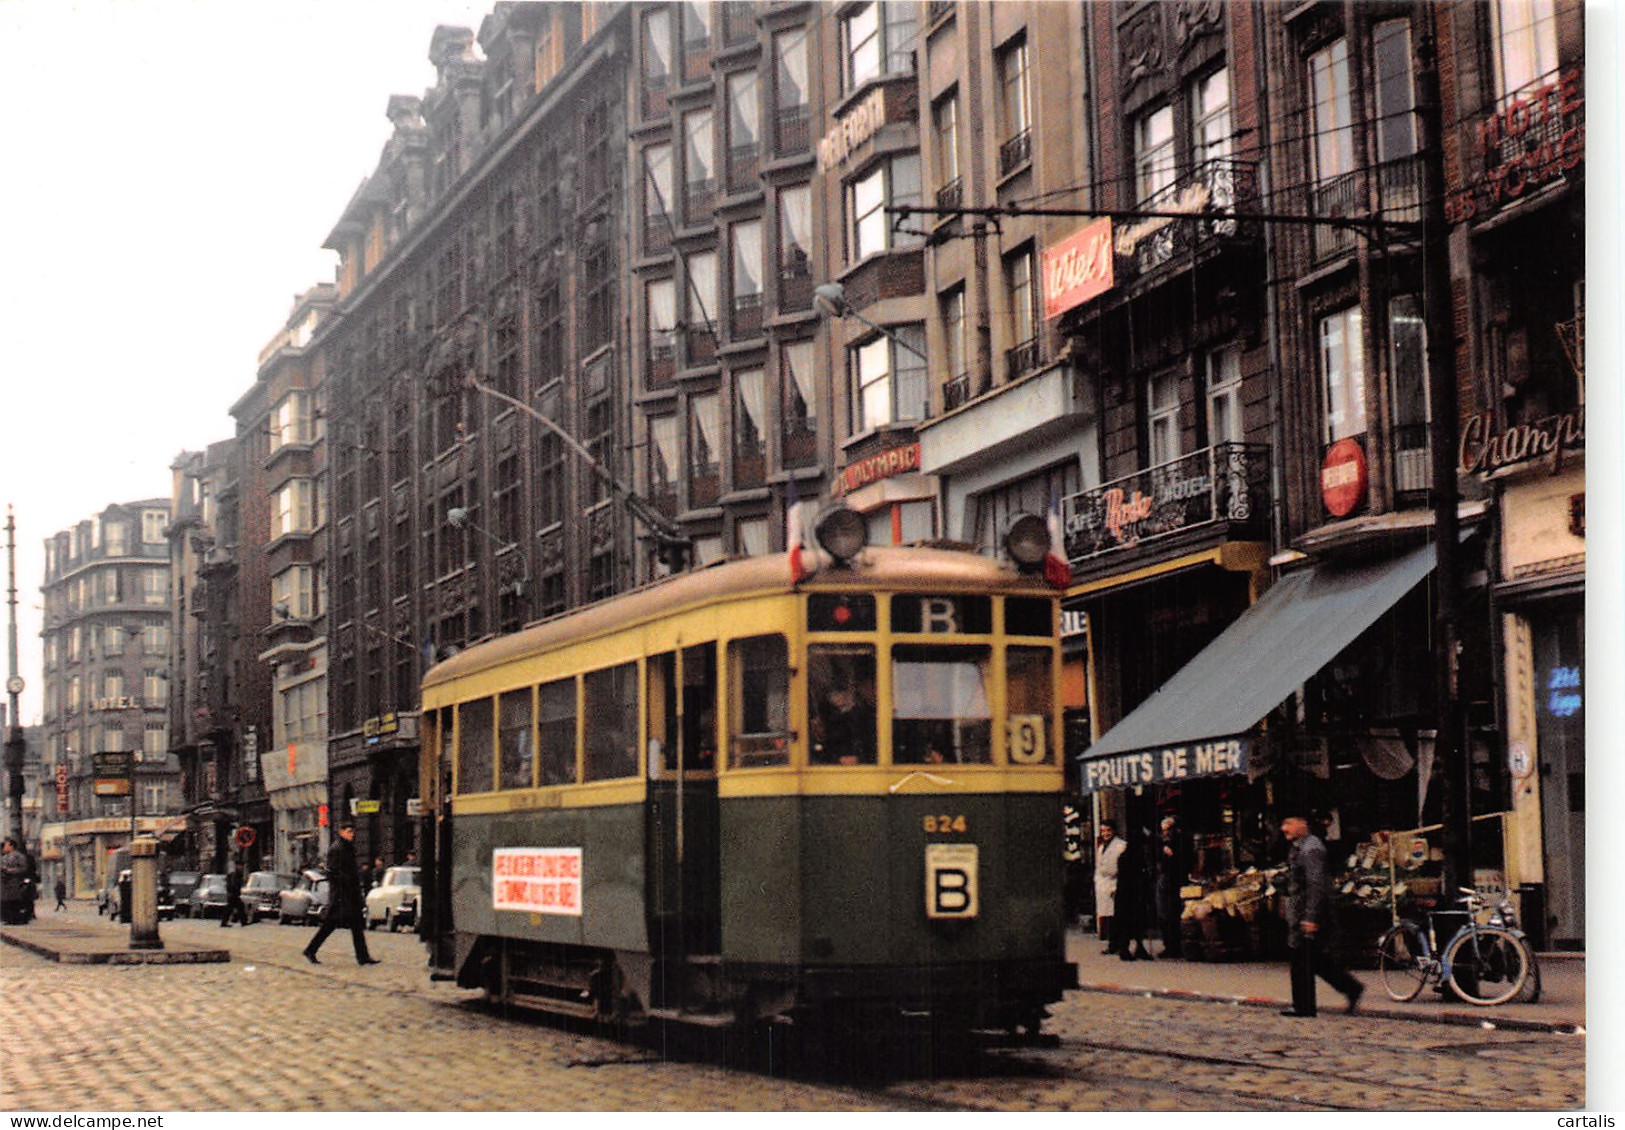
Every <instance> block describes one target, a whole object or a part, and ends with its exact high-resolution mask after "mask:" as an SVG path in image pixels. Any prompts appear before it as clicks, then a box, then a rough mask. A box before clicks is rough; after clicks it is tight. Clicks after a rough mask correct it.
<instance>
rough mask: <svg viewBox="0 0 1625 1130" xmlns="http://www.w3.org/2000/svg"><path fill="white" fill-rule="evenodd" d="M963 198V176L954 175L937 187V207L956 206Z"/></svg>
mask: <svg viewBox="0 0 1625 1130" xmlns="http://www.w3.org/2000/svg"><path fill="white" fill-rule="evenodd" d="M964 198H965V178H964V177H955V178H954V179H953V180H951V181H949V182H948V183H947V184H945V185H943V186H942V187H941V188H939V189H937V207H938V208H957V207H959V205H960V204H961V203H963V201H964Z"/></svg>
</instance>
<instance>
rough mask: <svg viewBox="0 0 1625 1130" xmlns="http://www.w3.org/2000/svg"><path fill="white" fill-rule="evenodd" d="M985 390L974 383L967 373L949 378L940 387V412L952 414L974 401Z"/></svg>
mask: <svg viewBox="0 0 1625 1130" xmlns="http://www.w3.org/2000/svg"><path fill="white" fill-rule="evenodd" d="M986 391H987V389H986V388H985V387H983V386H981V385H980V384H979V383H978V382H976V381H975V380H974V379H973V378H972V377H971V374H969V373H960V374H959V375H958V376H957V377H950V378H949V379H948V380H947V381H944V382H943V385H942V410H943V411H944V412H952V411H953V410H954V409H955V408H959V407H962V406H963V405H966V404H969V403H970V402H971V401H972V400H975V399H976V398H977V397H978V396H980V395H981V394H982V393H984V392H986Z"/></svg>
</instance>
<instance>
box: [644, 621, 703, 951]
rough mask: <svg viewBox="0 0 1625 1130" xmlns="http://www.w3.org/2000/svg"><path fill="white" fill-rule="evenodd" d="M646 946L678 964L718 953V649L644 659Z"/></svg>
mask: <svg viewBox="0 0 1625 1130" xmlns="http://www.w3.org/2000/svg"><path fill="white" fill-rule="evenodd" d="M646 678H647V684H648V685H647V693H646V695H645V699H644V701H645V703H646V706H647V710H648V719H647V721H648V732H649V748H648V773H649V809H648V818H649V828H648V835H647V838H646V841H645V842H646V843H647V844H648V852H649V858H648V867H647V874H648V878H647V883H648V889H649V897H648V908H649V912H648V913H649V941H650V946H651V948H652V950H653V952H654V954H655V956H656V957H663V958H667V959H675V960H680V959H682V958H684V957H687V956H691V955H696V954H714V953H716V952H718V950H719V949H720V947H721V934H722V927H721V921H722V914H721V896H720V887H721V885H720V882H719V879H718V868H719V858H720V852H719V846H718V844H719V841H718V811H717V778H716V750H717V710H716V707H717V648H716V645H715V644H714V643H706V644H700V645H697V646H695V647H689V648H684V649H682V651H681V652H665V653H663V654H660V655H654V656H650V657H649V660H648V665H647V669H646Z"/></svg>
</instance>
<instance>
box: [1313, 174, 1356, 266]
mask: <svg viewBox="0 0 1625 1130" xmlns="http://www.w3.org/2000/svg"><path fill="white" fill-rule="evenodd" d="M1364 188H1365V182H1364V180H1362V179H1361V177H1360V175H1359V174H1358V173H1344V174H1343V175H1342V176H1340V177H1333V178H1332V179H1330V180H1326V181H1321V182H1320V183H1318V184H1316V185H1314V186H1313V187H1311V188H1310V190H1309V192H1310V201H1311V202H1310V209H1311V212H1312V213H1313V214H1314V215H1316V216H1320V217H1323V218H1326V219H1345V218H1350V217H1354V216H1361V215H1364V214H1365V212H1366V206H1365V193H1364V191H1363V190H1364ZM1309 231H1310V232H1311V240H1310V246H1311V250H1312V251H1313V253H1314V257H1315V259H1316V260H1320V259H1329V258H1331V257H1332V256H1334V255H1342V254H1345V253H1347V252H1350V251H1353V250H1354V231H1353V229H1352V228H1344V227H1332V226H1330V225H1327V224H1315V225H1313V226H1312V227H1310V229H1309Z"/></svg>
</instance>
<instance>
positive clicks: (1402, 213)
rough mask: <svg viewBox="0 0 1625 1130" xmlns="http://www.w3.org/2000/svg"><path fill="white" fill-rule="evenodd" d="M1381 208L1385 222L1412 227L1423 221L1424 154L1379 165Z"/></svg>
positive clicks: (1378, 190)
mask: <svg viewBox="0 0 1625 1130" xmlns="http://www.w3.org/2000/svg"><path fill="white" fill-rule="evenodd" d="M1377 208H1378V209H1379V210H1380V211H1381V212H1382V218H1383V219H1385V220H1392V221H1395V222H1399V223H1410V224H1417V223H1421V222H1422V158H1421V155H1420V154H1417V155H1413V156H1410V157H1400V158H1397V159H1395V160H1393V161H1384V162H1383V163H1382V164H1381V165H1378V166H1377Z"/></svg>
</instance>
